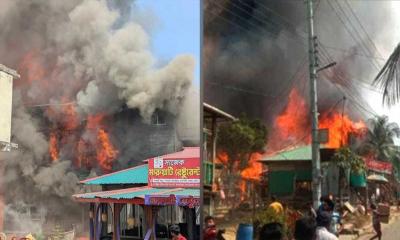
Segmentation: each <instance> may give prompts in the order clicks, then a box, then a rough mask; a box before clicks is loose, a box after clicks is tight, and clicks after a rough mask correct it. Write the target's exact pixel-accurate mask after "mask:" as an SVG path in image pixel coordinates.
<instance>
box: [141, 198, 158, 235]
mask: <svg viewBox="0 0 400 240" xmlns="http://www.w3.org/2000/svg"><path fill="white" fill-rule="evenodd" d="M157 212H158V207H155V206H144V216H145V223H146V226H145V231H144V232H146V235H147V233H148V232H149V231H151V235H150V238H149V239H150V240H154V239H156V231H155V227H156V217H157Z"/></svg>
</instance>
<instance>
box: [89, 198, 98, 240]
mask: <svg viewBox="0 0 400 240" xmlns="http://www.w3.org/2000/svg"><path fill="white" fill-rule="evenodd" d="M95 209H96V205H95V203H90V207H89V236H90V240H95V234H94V226H95V216H96V214H95Z"/></svg>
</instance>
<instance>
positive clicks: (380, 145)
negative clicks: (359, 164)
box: [361, 116, 400, 162]
mask: <svg viewBox="0 0 400 240" xmlns="http://www.w3.org/2000/svg"><path fill="white" fill-rule="evenodd" d="M369 121H370V123H371V127H372V128H370V129H368V130H367V134H366V139H365V141H364V143H363V145H362V147H361V151H362V153H363V154H371V155H373V156H374V157H375V158H376V159H379V160H381V161H389V162H392V161H394V159H395V157H396V155H397V154H398V153H399V149H398V147H397V146H396V145H395V144H394V138H395V137H400V128H399V126H398V125H397V123H391V122H389V118H388V117H387V116H378V117H376V118H372V119H370V120H369Z"/></svg>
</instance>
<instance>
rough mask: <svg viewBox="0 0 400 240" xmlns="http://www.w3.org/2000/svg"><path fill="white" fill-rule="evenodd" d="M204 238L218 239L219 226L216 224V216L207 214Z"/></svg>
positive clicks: (206, 239)
mask: <svg viewBox="0 0 400 240" xmlns="http://www.w3.org/2000/svg"><path fill="white" fill-rule="evenodd" d="M204 225H205V228H204V235H203V236H204V238H203V239H204V240H216V239H217V234H218V231H217V227H216V226H215V221H214V218H213V217H211V216H207V217H205V218H204Z"/></svg>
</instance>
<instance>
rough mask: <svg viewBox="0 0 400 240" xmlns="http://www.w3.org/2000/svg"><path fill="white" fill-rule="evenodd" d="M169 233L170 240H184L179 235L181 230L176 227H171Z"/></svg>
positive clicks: (184, 239)
mask: <svg viewBox="0 0 400 240" xmlns="http://www.w3.org/2000/svg"><path fill="white" fill-rule="evenodd" d="M169 231H170V233H171V239H172V240H186V238H185V237H184V236H183V235H182V234H181V229H180V227H179V226H178V225H172V226H171V227H170V229H169Z"/></svg>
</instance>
